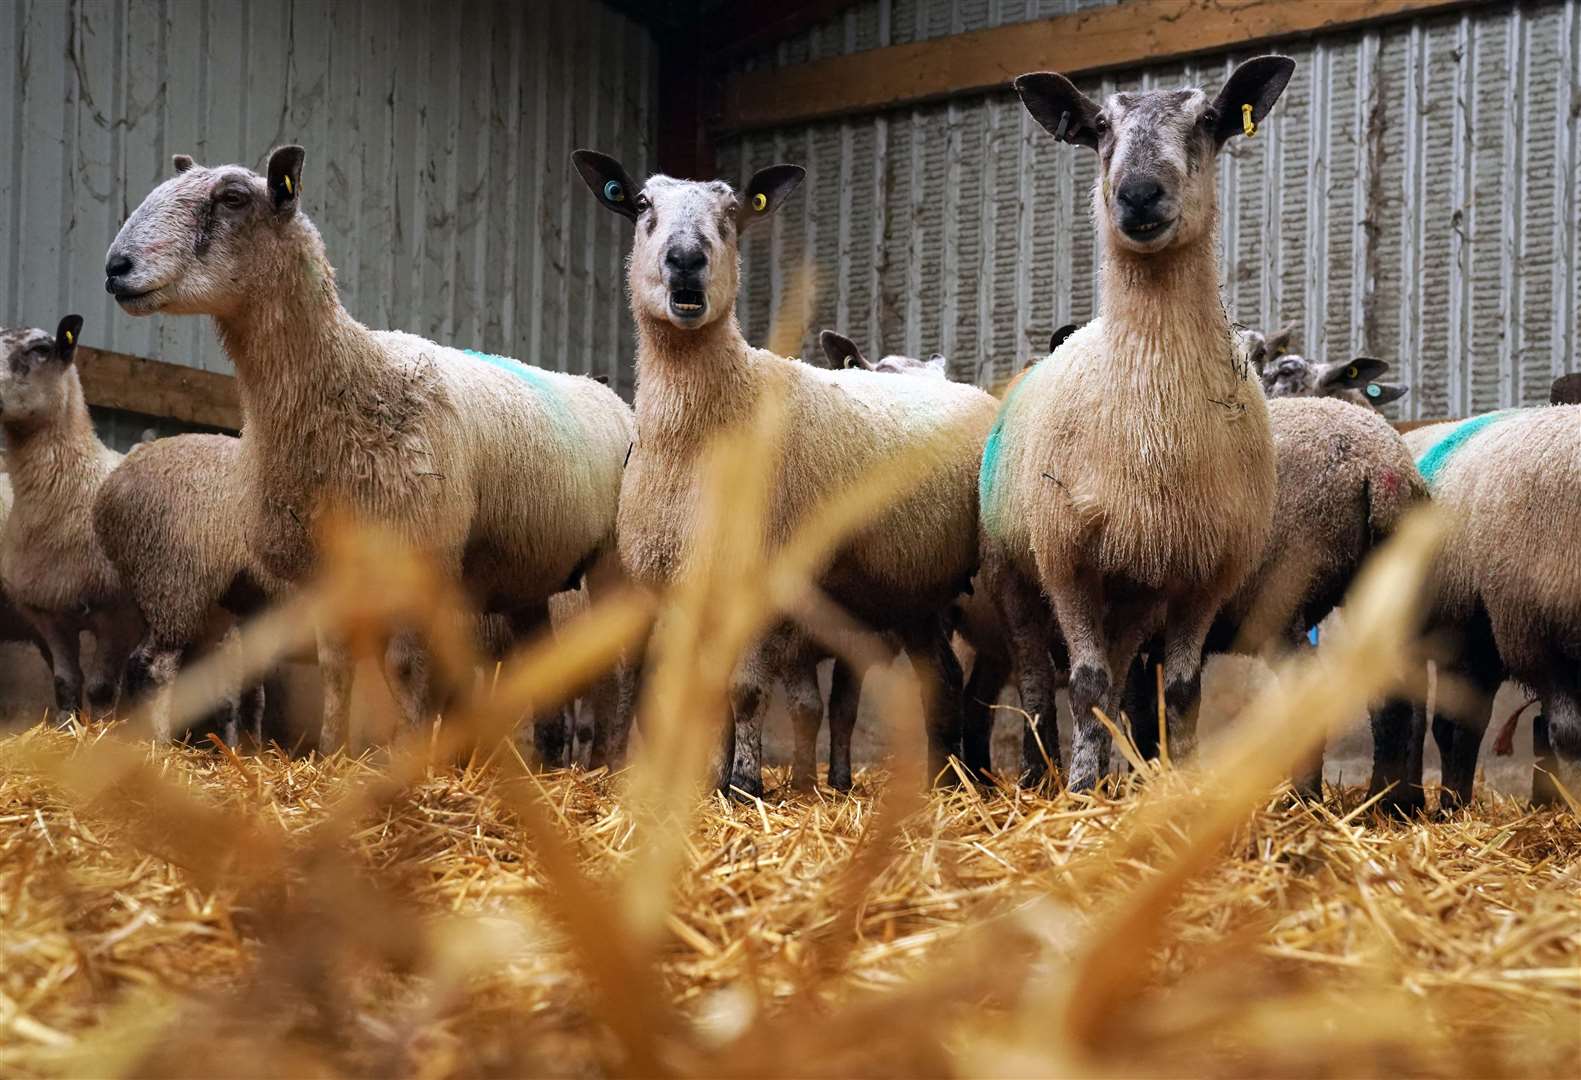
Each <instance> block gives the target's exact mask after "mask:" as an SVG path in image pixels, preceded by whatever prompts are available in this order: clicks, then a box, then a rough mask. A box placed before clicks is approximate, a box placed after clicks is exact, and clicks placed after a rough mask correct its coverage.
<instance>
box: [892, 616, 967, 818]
mask: <svg viewBox="0 0 1581 1080" xmlns="http://www.w3.org/2000/svg"><path fill="white" fill-rule="evenodd" d="M901 639H902V641H903V643H904V645H905V649H906V655H908V656H909V657H911V665H912V667H913V669H915V671H916V673H917V679H918V682H919V683H920V684H921V688H922V715H923V717H924V718H925V722H926V724H927V734H928V775H930V776H932V777H933V778H934V779H935V781H936V782H939V783H942V784H943V785H944V786H946V787H949V786H952V785H955V784H957V783H959V778H958V777H956V775H955V773H954V771H953V770H951V769H950V768H949V764H950V761H949V759H950V758H951V757H952V756H954V757H959V756H960V753H961V690H962V687H961V664H960V661H959V660H957V659H956V658H955V650H954V649H952V648H951V647H950V635H949V631H948V630H947V629H946V628H945V626H944V623H943V621H942V620H940V619H938V618H933V619H925V620H922V621H921V622H919V623H917V624H915V625H912V626H908V627H906V628H905V629H904V630H903V631H902V632H901Z"/></svg>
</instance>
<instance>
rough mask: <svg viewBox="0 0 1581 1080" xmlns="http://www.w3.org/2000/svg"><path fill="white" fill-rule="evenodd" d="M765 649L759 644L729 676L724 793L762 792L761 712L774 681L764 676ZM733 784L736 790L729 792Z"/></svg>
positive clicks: (757, 795)
mask: <svg viewBox="0 0 1581 1080" xmlns="http://www.w3.org/2000/svg"><path fill="white" fill-rule="evenodd" d="M767 649H768V646H766V645H764V646H759V648H758V650H757V652H756V653H755V654H753V655H751V656H749V657H748V658H746V659H745V660H743V661H742V663H741V665H740V667H739V668H737V669H736V671H735V672H734V674H733V675H732V676H731V682H730V712H731V722H730V723H729V724H727V725H726V727H728V728H729V729H730V731H731V732H732V734H731V736H730V740H729V744H730V754H729V755H728V756H727V757H726V759H725V760H726V761H728V762H729V763H730V764H729V772H728V773H727V774H726V776H725V783H724V784H722V785H721V786H722V788H723V790H724V791H725V792H726V793H727V794H739V795H744V796H746V797H748V798H761V797H762V795H763V716H764V714H765V713H766V712H767V711H768V705H769V688H770V687H772V686H773V685H774V684H773V681H772V680H771V679H768V678H766V677H765V675H766V673H765V667H766V664H765V655H764V654H765V652H766V651H767ZM732 788H734V789H736V790H735V791H734V792H732V791H731V789H732Z"/></svg>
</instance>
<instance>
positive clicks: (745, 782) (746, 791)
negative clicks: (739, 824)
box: [726, 775, 763, 802]
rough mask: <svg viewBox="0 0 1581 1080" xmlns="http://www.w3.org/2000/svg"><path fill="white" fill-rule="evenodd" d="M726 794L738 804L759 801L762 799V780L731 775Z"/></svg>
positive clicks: (756, 777)
mask: <svg viewBox="0 0 1581 1080" xmlns="http://www.w3.org/2000/svg"><path fill="white" fill-rule="evenodd" d="M726 794H728V795H729V796H730V797H731V798H732V799H735V800H737V801H738V802H746V801H748V800H750V799H761V798H763V778H762V777H761V776H739V775H732V776H731V777H730V786H729V788H728V789H727V791H726Z"/></svg>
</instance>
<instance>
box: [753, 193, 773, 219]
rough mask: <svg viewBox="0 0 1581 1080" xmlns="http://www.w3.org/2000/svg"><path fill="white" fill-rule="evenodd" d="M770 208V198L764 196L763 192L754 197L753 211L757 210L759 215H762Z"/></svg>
mask: <svg viewBox="0 0 1581 1080" xmlns="http://www.w3.org/2000/svg"><path fill="white" fill-rule="evenodd" d="M768 208H769V197H768V196H767V195H765V194H763V192H761V191H760V192H758V193H757V194H756V195H754V196H752V209H754V210H756V211H757V212H758V213H760V214H761V213H762V212H763V211H765V210H767V209H768Z"/></svg>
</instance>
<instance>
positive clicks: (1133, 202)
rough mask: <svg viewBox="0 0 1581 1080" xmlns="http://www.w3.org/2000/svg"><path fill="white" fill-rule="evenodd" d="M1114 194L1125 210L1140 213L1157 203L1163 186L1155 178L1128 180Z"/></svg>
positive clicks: (1161, 196) (1162, 194)
mask: <svg viewBox="0 0 1581 1080" xmlns="http://www.w3.org/2000/svg"><path fill="white" fill-rule="evenodd" d="M1115 194H1116V196H1117V197H1118V198H1119V200H1120V202H1121V204H1122V205H1124V206H1125V208H1126V209H1127V210H1131V211H1134V212H1136V213H1142V212H1145V211H1147V210H1151V209H1152V208H1153V207H1155V206H1156V205H1158V200H1159V199H1161V198H1163V197H1164V188H1163V185H1161V184H1160V183H1158V181H1156V180H1129V181H1127V182H1126V183H1124V184H1121V185H1120V190H1119V191H1118V192H1116V193H1115Z"/></svg>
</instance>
